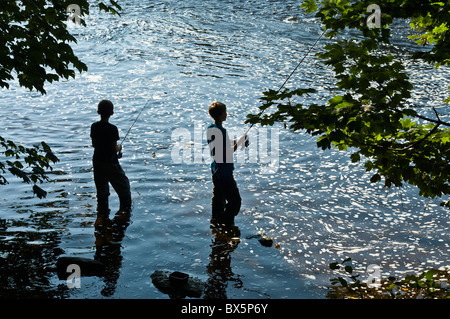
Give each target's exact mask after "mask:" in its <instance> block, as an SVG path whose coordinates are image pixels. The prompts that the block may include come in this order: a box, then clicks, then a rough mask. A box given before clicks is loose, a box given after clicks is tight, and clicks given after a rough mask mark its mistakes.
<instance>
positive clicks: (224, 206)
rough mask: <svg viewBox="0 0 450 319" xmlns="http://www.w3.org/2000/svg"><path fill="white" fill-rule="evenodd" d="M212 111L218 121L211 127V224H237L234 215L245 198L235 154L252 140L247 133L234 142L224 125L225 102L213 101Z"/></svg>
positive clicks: (210, 109)
mask: <svg viewBox="0 0 450 319" xmlns="http://www.w3.org/2000/svg"><path fill="white" fill-rule="evenodd" d="M208 111H209V114H210V115H211V117H212V118H213V119H214V123H213V124H211V125H209V126H208V129H207V139H208V145H209V147H210V151H211V157H212V163H211V172H212V179H213V184H214V186H213V197H212V203H211V205H212V218H211V223H215V224H225V225H234V218H235V216H236V215H237V214H238V213H239V210H240V208H241V202H242V200H241V196H240V194H239V189H238V187H237V184H236V181H235V179H234V176H233V170H234V164H233V153H234V152H235V151H236V150H237V148H238V146H240V145H241V144H243V143H244V144H245V146H248V142H247V141H246V139H245V136H242V137H241V138H240V139H239V140H238V141H237V142H236V141H233V145H232V144H231V142H230V139H229V137H228V133H227V130H226V129H225V128H224V127H223V126H222V123H223V121H225V120H226V118H227V109H226V106H225V104H223V103H220V102H213V103H212V104H211V105H210V106H209V110H208Z"/></svg>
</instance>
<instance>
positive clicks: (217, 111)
mask: <svg viewBox="0 0 450 319" xmlns="http://www.w3.org/2000/svg"><path fill="white" fill-rule="evenodd" d="M226 110H227V107H226V105H225V104H223V103H221V102H217V101H215V102H212V103H211V105H210V106H209V110H208V112H209V115H211V117H212V118H213V119H214V120H216V119H218V118H220V116H221V115H222V114H223V113H224V112H226Z"/></svg>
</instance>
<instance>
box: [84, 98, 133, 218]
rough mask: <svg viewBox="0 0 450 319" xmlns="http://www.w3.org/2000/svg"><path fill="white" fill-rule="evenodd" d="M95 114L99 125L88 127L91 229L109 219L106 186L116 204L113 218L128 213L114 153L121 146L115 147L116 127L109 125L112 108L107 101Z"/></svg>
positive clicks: (127, 189)
mask: <svg viewBox="0 0 450 319" xmlns="http://www.w3.org/2000/svg"><path fill="white" fill-rule="evenodd" d="M97 113H98V114H99V115H100V121H98V122H95V123H94V124H92V126H91V139H92V146H93V147H94V148H95V149H94V157H93V163H94V181H95V187H96V189H97V220H96V222H95V226H102V225H104V224H105V222H106V221H107V219H108V217H109V212H110V210H109V204H108V198H109V183H111V185H112V187H113V188H114V190H115V191H116V193H117V195H118V196H119V200H120V209H119V211H118V212H117V214H116V215H117V216H120V215H129V214H130V212H131V192H130V182H129V180H128V178H127V176H126V175H125V172H124V171H123V169H122V167H121V166H120V164H119V158H118V156H117V153H118V152H119V151H121V150H122V145H117V141H118V140H119V132H118V130H117V127H116V126H115V125H113V124H111V123H109V118H110V117H111V115H113V114H114V105H113V104H112V102H111V101H109V100H102V101H100V103H99V104H98V109H97Z"/></svg>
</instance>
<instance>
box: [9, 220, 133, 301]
mask: <svg viewBox="0 0 450 319" xmlns="http://www.w3.org/2000/svg"><path fill="white" fill-rule="evenodd" d="M50 215H52V214H42V216H41V218H40V219H39V223H37V222H36V219H35V218H28V219H27V220H25V221H24V220H10V221H6V220H4V219H2V220H1V223H0V271H1V276H0V298H3V299H5V298H6V299H47V298H50V299H66V298H70V297H71V295H72V290H73V289H71V288H70V287H69V286H68V279H69V277H70V276H71V272H70V271H68V269H69V268H68V266H69V265H73V264H75V265H77V266H78V267H79V269H80V273H81V278H80V279H82V278H85V277H88V276H97V277H99V278H102V280H103V282H104V287H103V288H102V289H101V292H100V293H101V295H102V296H105V297H111V296H112V295H114V293H115V290H116V286H117V280H118V279H119V276H120V269H121V267H122V259H123V257H122V253H121V248H122V245H121V241H122V239H123V237H124V236H125V231H126V229H127V227H128V226H129V224H130V216H129V215H128V216H120V217H119V216H115V218H114V219H112V220H108V223H107V224H105V225H104V226H102V227H96V228H95V255H94V258H93V259H90V258H82V257H76V256H67V255H65V252H64V250H63V249H61V248H60V247H59V246H60V245H61V242H62V241H61V238H62V237H63V236H64V230H63V229H58V227H56V223H55V220H53V221H50V220H49V219H52V217H51V216H50ZM53 217H54V216H53ZM43 219H45V223H46V225H47V226H48V227H46V228H45V229H40V230H39V229H38V230H35V229H33V228H37V226H38V225H39V224H42V222H43V221H42V220H43ZM53 219H54V218H53ZM52 224H53V225H54V227H53V228H52V227H50V228H49V225H52ZM74 273H75V272H74ZM56 275H57V278H58V279H59V281H56V282H55V280H56V278H55V277H56Z"/></svg>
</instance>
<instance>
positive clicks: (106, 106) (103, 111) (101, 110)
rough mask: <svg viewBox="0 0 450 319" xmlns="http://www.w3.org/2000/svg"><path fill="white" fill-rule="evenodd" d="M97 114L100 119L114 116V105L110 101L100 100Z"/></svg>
mask: <svg viewBox="0 0 450 319" xmlns="http://www.w3.org/2000/svg"><path fill="white" fill-rule="evenodd" d="M97 113H98V114H100V116H101V117H102V118H108V117H110V116H111V115H113V114H114V105H113V104H112V102H111V101H110V100H101V101H100V103H98V107H97Z"/></svg>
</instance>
